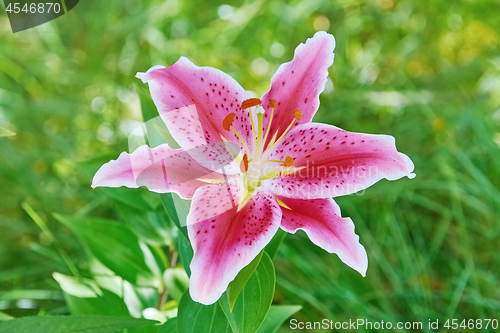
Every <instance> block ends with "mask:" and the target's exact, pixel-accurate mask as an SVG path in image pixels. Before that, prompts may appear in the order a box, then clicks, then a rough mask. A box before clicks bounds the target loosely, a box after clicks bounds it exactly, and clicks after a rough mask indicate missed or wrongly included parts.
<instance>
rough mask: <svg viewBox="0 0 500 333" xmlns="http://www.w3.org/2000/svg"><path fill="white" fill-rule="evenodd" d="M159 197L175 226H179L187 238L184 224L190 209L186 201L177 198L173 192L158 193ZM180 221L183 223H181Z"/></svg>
mask: <svg viewBox="0 0 500 333" xmlns="http://www.w3.org/2000/svg"><path fill="white" fill-rule="evenodd" d="M160 197H161V201H162V203H163V207H165V210H166V211H167V214H168V216H169V217H170V218H171V219H172V221H173V222H174V223H175V225H176V226H177V228H179V230H180V232H181V233H182V234H183V235H184V237H186V238H188V234H187V227H186V226H185V224H186V223H185V221H186V217H187V215H188V213H189V209H190V206H189V204H188V201H187V200H183V199H181V198H179V196H178V195H177V194H175V193H164V194H160ZM181 221H183V222H184V223H182V224H181Z"/></svg>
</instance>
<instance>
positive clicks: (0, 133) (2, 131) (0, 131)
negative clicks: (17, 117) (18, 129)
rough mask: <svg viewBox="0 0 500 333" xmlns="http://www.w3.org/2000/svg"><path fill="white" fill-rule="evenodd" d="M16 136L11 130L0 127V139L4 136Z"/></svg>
mask: <svg viewBox="0 0 500 333" xmlns="http://www.w3.org/2000/svg"><path fill="white" fill-rule="evenodd" d="M13 135H16V133H14V132H12V131H11V130H9V129H7V128H5V127H2V126H0V138H1V137H4V136H13Z"/></svg>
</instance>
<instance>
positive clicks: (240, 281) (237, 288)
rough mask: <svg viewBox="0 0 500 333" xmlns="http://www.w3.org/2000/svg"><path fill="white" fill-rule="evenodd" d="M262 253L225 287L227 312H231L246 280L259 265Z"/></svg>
mask: <svg viewBox="0 0 500 333" xmlns="http://www.w3.org/2000/svg"><path fill="white" fill-rule="evenodd" d="M262 253H264V251H261V252H260V253H259V255H258V256H257V257H255V259H254V260H252V262H251V263H250V264H248V265H247V266H246V267H245V268H243V269H242V270H241V271H240V272H239V273H238V275H236V278H235V279H234V280H233V281H231V283H230V284H229V286H228V287H227V291H226V293H227V301H228V303H229V310H231V311H233V307H234V303H235V302H236V299H237V298H238V295H239V294H240V292H241V291H242V290H243V287H245V284H246V283H247V282H248V279H250V277H251V276H252V274H253V272H254V271H255V269H256V268H257V266H258V265H259V263H260V259H261V258H262Z"/></svg>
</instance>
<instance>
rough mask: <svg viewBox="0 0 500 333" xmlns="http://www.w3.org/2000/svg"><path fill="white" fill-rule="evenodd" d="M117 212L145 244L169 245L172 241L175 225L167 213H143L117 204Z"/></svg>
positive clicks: (122, 204)
mask: <svg viewBox="0 0 500 333" xmlns="http://www.w3.org/2000/svg"><path fill="white" fill-rule="evenodd" d="M115 207H116V210H117V211H118V214H120V217H121V218H122V219H123V221H124V222H125V223H126V224H127V226H128V227H129V228H130V229H131V230H132V231H133V232H134V233H135V234H136V235H137V236H138V237H139V238H140V239H141V240H142V241H143V242H145V243H148V244H150V245H159V246H162V245H169V244H170V243H171V239H172V228H174V226H173V224H172V223H171V222H170V221H169V219H168V217H167V216H166V214H165V212H163V211H162V212H161V213H159V212H152V211H143V210H139V209H137V208H134V207H131V206H129V205H126V204H124V203H122V202H119V201H116V202H115Z"/></svg>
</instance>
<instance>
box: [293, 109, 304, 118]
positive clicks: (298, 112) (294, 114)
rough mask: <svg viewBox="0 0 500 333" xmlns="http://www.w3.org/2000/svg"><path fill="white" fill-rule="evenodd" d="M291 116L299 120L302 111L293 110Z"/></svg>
mask: <svg viewBox="0 0 500 333" xmlns="http://www.w3.org/2000/svg"><path fill="white" fill-rule="evenodd" d="M293 117H294V118H295V119H297V120H300V119H301V118H302V112H300V110H295V111H293Z"/></svg>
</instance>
